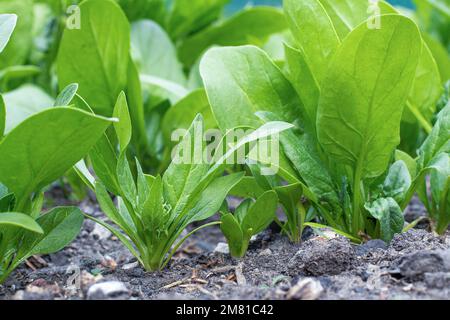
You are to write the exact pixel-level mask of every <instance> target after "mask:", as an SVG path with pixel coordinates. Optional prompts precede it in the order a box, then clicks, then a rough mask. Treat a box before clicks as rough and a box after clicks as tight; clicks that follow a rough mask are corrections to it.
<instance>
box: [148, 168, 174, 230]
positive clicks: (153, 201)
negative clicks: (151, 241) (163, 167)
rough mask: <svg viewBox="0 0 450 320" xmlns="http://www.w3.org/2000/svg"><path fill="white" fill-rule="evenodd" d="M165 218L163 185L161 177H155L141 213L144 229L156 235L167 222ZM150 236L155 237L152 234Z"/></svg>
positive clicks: (166, 215)
mask: <svg viewBox="0 0 450 320" xmlns="http://www.w3.org/2000/svg"><path fill="white" fill-rule="evenodd" d="M167 218H168V214H167V212H165V210H164V198H163V183H162V179H161V176H157V177H156V179H155V181H153V184H152V187H151V190H150V192H149V195H148V198H147V201H146V202H145V204H144V210H143V212H142V221H143V225H144V228H146V229H147V230H149V231H150V232H151V233H156V232H157V231H158V230H159V229H160V228H161V229H162V228H163V226H164V224H165V223H166V222H167V220H168V219H167ZM152 236H155V235H154V234H152Z"/></svg>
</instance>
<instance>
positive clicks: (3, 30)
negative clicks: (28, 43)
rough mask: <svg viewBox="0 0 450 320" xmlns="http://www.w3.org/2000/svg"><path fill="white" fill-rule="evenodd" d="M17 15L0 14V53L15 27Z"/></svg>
mask: <svg viewBox="0 0 450 320" xmlns="http://www.w3.org/2000/svg"><path fill="white" fill-rule="evenodd" d="M16 23H17V15H15V14H0V53H1V52H2V51H3V50H4V49H5V47H6V45H7V44H8V42H9V39H10V38H11V35H12V33H13V31H14V28H15V27H16Z"/></svg>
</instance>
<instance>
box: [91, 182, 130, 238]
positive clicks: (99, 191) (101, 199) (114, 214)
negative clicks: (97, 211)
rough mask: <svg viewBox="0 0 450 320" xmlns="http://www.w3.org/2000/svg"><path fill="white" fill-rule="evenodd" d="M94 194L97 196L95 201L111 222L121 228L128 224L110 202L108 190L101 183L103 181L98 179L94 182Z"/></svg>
mask: <svg viewBox="0 0 450 320" xmlns="http://www.w3.org/2000/svg"><path fill="white" fill-rule="evenodd" d="M95 195H96V197H97V201H98V203H99V205H100V208H101V209H102V211H103V212H104V213H105V215H106V216H107V217H108V218H109V219H111V221H112V222H114V223H115V224H117V225H118V226H120V227H121V228H123V229H125V228H126V227H127V226H129V224H128V223H126V222H125V221H124V219H123V218H122V217H121V215H120V214H119V211H118V210H117V209H116V206H115V205H114V203H113V202H112V200H111V197H110V196H109V194H108V191H106V188H105V186H104V185H103V183H101V182H99V181H96V182H95ZM127 222H128V221H127ZM132 225H133V224H131V226H132Z"/></svg>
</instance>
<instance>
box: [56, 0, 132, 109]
mask: <svg viewBox="0 0 450 320" xmlns="http://www.w3.org/2000/svg"><path fill="white" fill-rule="evenodd" d="M80 12H81V27H80V29H65V30H64V34H63V36H62V39H61V44H60V47H59V53H58V59H57V74H58V80H59V86H60V89H62V88H64V87H66V86H67V85H68V84H70V83H73V82H77V83H78V84H79V86H80V87H79V91H78V92H79V93H80V95H81V96H83V97H84V98H85V99H86V100H87V102H88V103H89V104H90V105H91V106H92V108H93V109H94V111H95V112H96V113H98V114H101V115H105V116H111V114H112V112H113V108H114V104H115V101H116V98H117V96H118V95H119V93H120V91H122V90H124V89H125V86H126V84H127V70H128V55H129V50H130V26H129V23H128V20H127V18H126V16H125V14H124V13H123V12H122V10H121V9H120V7H119V6H118V5H117V4H116V3H115V2H114V1H112V0H89V1H84V2H82V3H81V4H80Z"/></svg>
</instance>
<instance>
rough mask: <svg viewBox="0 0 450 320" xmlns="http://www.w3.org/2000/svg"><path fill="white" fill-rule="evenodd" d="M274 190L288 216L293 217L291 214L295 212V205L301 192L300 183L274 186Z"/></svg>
mask: <svg viewBox="0 0 450 320" xmlns="http://www.w3.org/2000/svg"><path fill="white" fill-rule="evenodd" d="M275 191H276V192H277V196H278V199H280V203H281V204H282V205H283V207H284V210H285V212H286V215H287V216H288V218H289V219H294V217H293V215H294V214H296V213H297V205H298V202H299V201H300V199H301V196H302V193H303V188H302V185H301V184H299V183H294V184H289V185H286V186H280V187H276V188H275Z"/></svg>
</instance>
